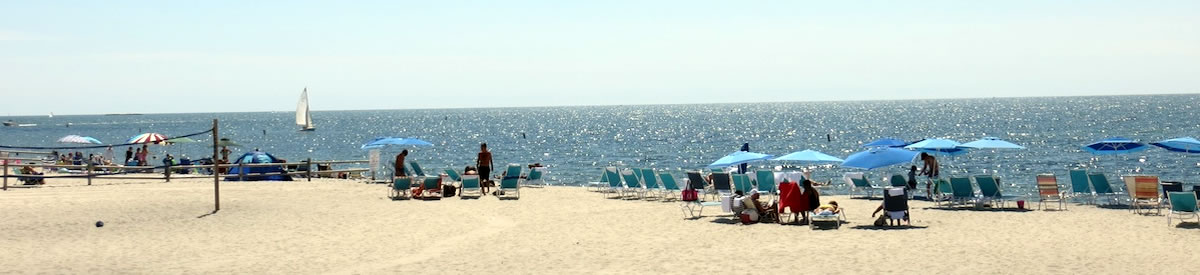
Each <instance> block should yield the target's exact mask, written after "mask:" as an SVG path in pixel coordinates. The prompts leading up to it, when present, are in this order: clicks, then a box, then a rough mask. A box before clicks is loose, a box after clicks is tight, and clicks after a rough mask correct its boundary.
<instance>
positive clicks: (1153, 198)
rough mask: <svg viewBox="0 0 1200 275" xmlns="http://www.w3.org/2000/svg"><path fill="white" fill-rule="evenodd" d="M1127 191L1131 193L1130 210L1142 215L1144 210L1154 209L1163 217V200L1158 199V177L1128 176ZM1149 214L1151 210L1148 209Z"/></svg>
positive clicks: (1126, 180)
mask: <svg viewBox="0 0 1200 275" xmlns="http://www.w3.org/2000/svg"><path fill="white" fill-rule="evenodd" d="M1124 179H1125V191H1126V192H1127V193H1129V210H1130V211H1133V212H1134V213H1141V212H1140V210H1142V209H1144V208H1153V209H1154V210H1156V211H1157V212H1156V213H1157V214H1159V215H1162V208H1161V207H1160V206H1162V204H1160V201H1161V198H1160V197H1158V194H1159V193H1158V185H1159V182H1158V176H1143V175H1134V176H1126V177H1125V178H1124ZM1146 213H1147V214H1149V213H1150V211H1149V209H1146Z"/></svg>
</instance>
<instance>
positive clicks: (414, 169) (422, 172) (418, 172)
mask: <svg viewBox="0 0 1200 275" xmlns="http://www.w3.org/2000/svg"><path fill="white" fill-rule="evenodd" d="M408 165H409V166H411V167H412V172H413V174H414V175H416V176H418V177H427V176H429V175H426V174H425V170H421V164H420V163H417V162H416V161H409V162H408Z"/></svg>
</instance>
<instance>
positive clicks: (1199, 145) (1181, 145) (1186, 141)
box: [1150, 137, 1200, 154]
mask: <svg viewBox="0 0 1200 275" xmlns="http://www.w3.org/2000/svg"><path fill="white" fill-rule="evenodd" d="M1150 144H1152V145H1154V146H1158V147H1161V148H1163V149H1167V151H1171V152H1180V153H1192V154H1195V153H1200V140H1196V139H1195V138H1191V137H1181V138H1173V139H1168V140H1164V141H1159V142H1154V143H1150Z"/></svg>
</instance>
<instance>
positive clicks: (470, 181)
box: [458, 175, 483, 199]
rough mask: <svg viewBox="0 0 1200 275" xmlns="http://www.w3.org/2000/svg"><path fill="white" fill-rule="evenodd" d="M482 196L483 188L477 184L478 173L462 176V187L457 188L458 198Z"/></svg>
mask: <svg viewBox="0 0 1200 275" xmlns="http://www.w3.org/2000/svg"><path fill="white" fill-rule="evenodd" d="M480 197H483V188H482V187H481V186H479V175H465V176H462V188H459V190H458V198H460V199H468V198H480Z"/></svg>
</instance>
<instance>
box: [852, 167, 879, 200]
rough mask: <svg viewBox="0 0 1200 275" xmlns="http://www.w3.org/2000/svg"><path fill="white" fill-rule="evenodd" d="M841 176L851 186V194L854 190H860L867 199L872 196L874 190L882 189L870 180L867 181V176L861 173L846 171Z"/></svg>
mask: <svg viewBox="0 0 1200 275" xmlns="http://www.w3.org/2000/svg"><path fill="white" fill-rule="evenodd" d="M843 178H844V179H845V180H846V182H847V183H849V184H850V186H851V190H850V191H851V192H850V193H852V194H853V193H854V192H855V191H858V192H862V193H864V194H866V197H867V198H868V199H869V198H872V197H874V195H875V190H883V187H880V186H875V185H873V184H871V182H870V181H867V177H865V176H863V174H862V173H846V175H845V176H844V177H843Z"/></svg>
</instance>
